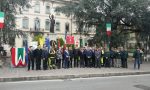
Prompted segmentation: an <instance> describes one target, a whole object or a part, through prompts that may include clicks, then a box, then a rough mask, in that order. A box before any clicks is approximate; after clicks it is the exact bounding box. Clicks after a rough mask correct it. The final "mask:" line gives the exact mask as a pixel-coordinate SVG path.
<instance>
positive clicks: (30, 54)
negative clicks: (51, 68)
mask: <svg viewBox="0 0 150 90" xmlns="http://www.w3.org/2000/svg"><path fill="white" fill-rule="evenodd" d="M30 66H31V67H32V70H34V55H33V47H32V46H30V48H29V50H28V70H30Z"/></svg>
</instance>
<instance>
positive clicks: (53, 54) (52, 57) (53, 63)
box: [49, 48, 56, 69]
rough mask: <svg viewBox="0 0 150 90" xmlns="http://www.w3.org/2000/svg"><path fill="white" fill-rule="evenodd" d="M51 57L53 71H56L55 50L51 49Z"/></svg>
mask: <svg viewBox="0 0 150 90" xmlns="http://www.w3.org/2000/svg"><path fill="white" fill-rule="evenodd" d="M49 57H50V60H51V69H56V52H55V50H54V48H51V50H50V54H49Z"/></svg>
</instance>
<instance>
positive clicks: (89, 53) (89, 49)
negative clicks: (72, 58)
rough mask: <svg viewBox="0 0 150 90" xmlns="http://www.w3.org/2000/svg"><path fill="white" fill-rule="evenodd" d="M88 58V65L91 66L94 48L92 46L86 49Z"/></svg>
mask: <svg viewBox="0 0 150 90" xmlns="http://www.w3.org/2000/svg"><path fill="white" fill-rule="evenodd" d="M86 60H87V67H91V62H92V50H91V48H88V49H87V50H86Z"/></svg>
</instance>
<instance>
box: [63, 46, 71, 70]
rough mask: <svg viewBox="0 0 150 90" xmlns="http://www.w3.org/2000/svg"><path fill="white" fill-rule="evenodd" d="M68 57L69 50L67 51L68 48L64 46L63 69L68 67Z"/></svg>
mask: <svg viewBox="0 0 150 90" xmlns="http://www.w3.org/2000/svg"><path fill="white" fill-rule="evenodd" d="M69 58H70V55H69V51H68V48H66V49H65V51H64V68H65V69H66V68H68V62H69Z"/></svg>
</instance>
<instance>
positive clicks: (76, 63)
mask: <svg viewBox="0 0 150 90" xmlns="http://www.w3.org/2000/svg"><path fill="white" fill-rule="evenodd" d="M78 66H79V60H78V56H75V57H74V67H78Z"/></svg>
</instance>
